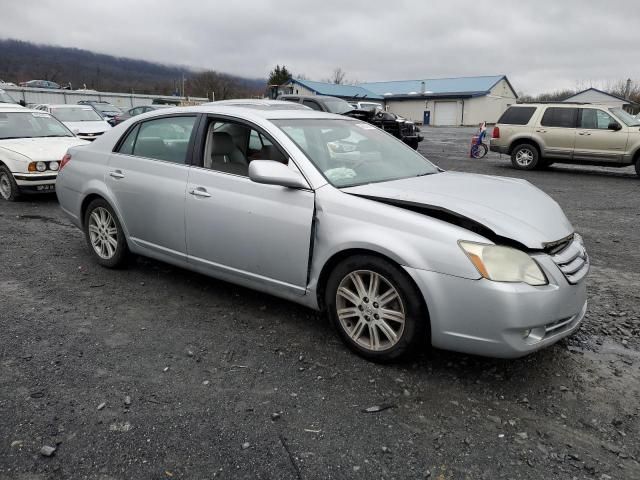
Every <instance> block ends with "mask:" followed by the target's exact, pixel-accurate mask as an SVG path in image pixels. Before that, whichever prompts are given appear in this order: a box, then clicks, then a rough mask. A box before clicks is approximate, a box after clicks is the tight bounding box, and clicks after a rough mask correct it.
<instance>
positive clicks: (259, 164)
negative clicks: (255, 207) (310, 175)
mask: <svg viewBox="0 0 640 480" xmlns="http://www.w3.org/2000/svg"><path fill="white" fill-rule="evenodd" d="M249 178H250V179H251V180H252V181H253V182H256V183H264V184H266V185H279V186H281V187H288V188H309V185H308V184H307V181H306V180H305V179H304V177H303V176H302V175H300V174H299V173H298V172H295V171H293V170H291V169H290V168H289V167H287V166H286V165H285V164H284V163H280V162H276V161H274V160H252V161H251V162H250V163H249Z"/></svg>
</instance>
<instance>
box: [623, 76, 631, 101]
mask: <svg viewBox="0 0 640 480" xmlns="http://www.w3.org/2000/svg"><path fill="white" fill-rule="evenodd" d="M630 94H631V79H630V78H627V86H626V88H625V89H624V99H625V100H629V95H630Z"/></svg>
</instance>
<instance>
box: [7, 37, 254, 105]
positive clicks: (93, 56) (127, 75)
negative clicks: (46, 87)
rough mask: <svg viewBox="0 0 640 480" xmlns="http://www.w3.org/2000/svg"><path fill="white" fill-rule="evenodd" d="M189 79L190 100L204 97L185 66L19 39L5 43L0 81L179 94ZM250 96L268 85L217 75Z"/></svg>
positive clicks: (194, 77) (187, 85) (187, 84)
mask: <svg viewBox="0 0 640 480" xmlns="http://www.w3.org/2000/svg"><path fill="white" fill-rule="evenodd" d="M183 74H184V75H185V77H186V79H187V81H186V82H185V90H186V93H187V94H189V95H194V96H205V95H206V94H207V93H208V92H206V91H202V92H199V91H195V90H197V89H201V88H204V87H201V86H200V84H201V83H202V82H199V81H196V80H197V77H199V76H200V75H201V74H202V73H200V72H194V71H193V70H190V69H188V68H185V67H179V66H172V65H162V64H159V63H152V62H146V61H144V60H135V59H131V58H122V57H114V56H111V55H104V54H100V53H94V52H90V51H88V50H80V49H77V48H63V47H55V46H51V45H39V44H35V43H29V42H23V41H19V40H3V39H0V79H2V80H4V81H5V82H14V83H16V84H18V83H19V82H24V81H27V80H51V81H54V82H57V83H59V84H60V85H67V84H68V83H69V82H71V86H72V88H73V89H74V90H75V89H78V88H83V87H84V85H86V88H90V89H94V90H100V91H105V92H106V91H110V92H131V91H132V90H133V91H135V92H136V93H150V94H165V95H169V94H172V93H173V92H174V91H176V90H177V89H179V86H180V81H181V78H182V75H183ZM216 75H221V76H223V77H225V79H226V80H227V81H228V82H231V83H233V84H234V86H235V87H236V88H237V89H238V90H241V91H243V93H245V94H250V93H258V92H262V91H264V87H265V84H266V81H265V80H261V79H247V78H241V77H236V76H233V75H226V74H223V73H218V74H216ZM192 79H193V82H191V80H192Z"/></svg>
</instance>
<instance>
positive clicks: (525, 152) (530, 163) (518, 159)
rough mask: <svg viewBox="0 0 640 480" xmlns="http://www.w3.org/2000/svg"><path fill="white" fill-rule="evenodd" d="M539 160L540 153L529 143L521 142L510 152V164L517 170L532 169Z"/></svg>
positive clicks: (536, 165)
mask: <svg viewBox="0 0 640 480" xmlns="http://www.w3.org/2000/svg"><path fill="white" fill-rule="evenodd" d="M539 162H540V153H539V152H538V149H537V148H536V147H535V145H532V144H530V143H521V144H520V145H517V146H516V147H515V148H514V149H513V151H512V152H511V164H512V165H513V166H514V167H515V168H517V169H518V170H534V169H535V168H537V167H538V163H539Z"/></svg>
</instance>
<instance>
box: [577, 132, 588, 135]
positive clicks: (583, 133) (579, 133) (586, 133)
mask: <svg viewBox="0 0 640 480" xmlns="http://www.w3.org/2000/svg"><path fill="white" fill-rule="evenodd" d="M578 135H591V134H590V133H589V132H578Z"/></svg>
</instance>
